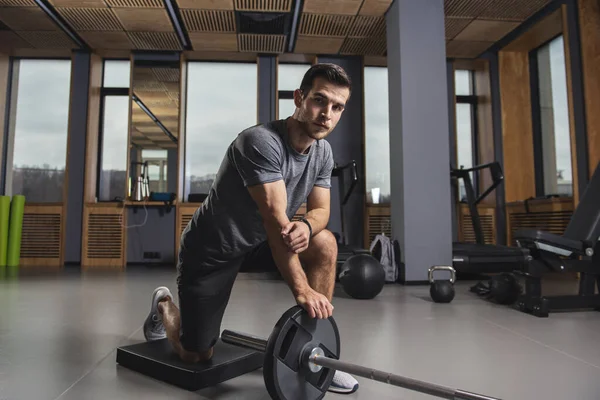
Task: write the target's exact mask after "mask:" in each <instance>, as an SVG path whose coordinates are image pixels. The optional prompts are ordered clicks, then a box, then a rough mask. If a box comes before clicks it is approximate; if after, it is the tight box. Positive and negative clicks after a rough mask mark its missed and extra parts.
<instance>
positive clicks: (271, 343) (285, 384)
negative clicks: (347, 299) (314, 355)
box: [263, 306, 340, 400]
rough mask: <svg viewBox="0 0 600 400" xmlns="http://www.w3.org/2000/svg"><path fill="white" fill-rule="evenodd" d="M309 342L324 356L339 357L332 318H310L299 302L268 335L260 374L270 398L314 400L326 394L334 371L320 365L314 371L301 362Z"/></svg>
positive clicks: (337, 335) (336, 335)
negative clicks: (323, 353)
mask: <svg viewBox="0 0 600 400" xmlns="http://www.w3.org/2000/svg"><path fill="white" fill-rule="evenodd" d="M308 343H311V346H312V345H313V344H314V346H315V347H316V346H318V347H320V348H322V349H323V351H324V352H325V356H327V357H330V358H334V359H339V357H340V333H339V331H338V328H337V324H336V323H335V320H334V319H333V318H332V317H330V318H328V319H317V318H311V317H310V316H309V315H308V313H307V312H306V311H305V310H304V309H303V308H302V307H300V306H294V307H292V308H290V309H289V310H287V311H286V312H285V313H284V314H283V315H282V316H281V318H280V319H279V321H277V324H275V328H273V331H272V332H271V336H269V340H268V342H267V349H266V352H265V361H264V365H263V377H264V380H265V386H266V387H267V390H268V392H269V394H270V395H271V398H273V399H276V400H316V399H321V398H323V396H325V393H326V392H327V389H328V388H329V385H330V384H331V380H332V379H333V374H334V373H335V371H333V370H330V369H328V368H322V369H321V371H319V372H316V373H313V372H311V371H310V370H309V369H308V368H302V367H301V366H300V354H301V352H302V350H303V348H304V347H305V346H306V345H307V344H308Z"/></svg>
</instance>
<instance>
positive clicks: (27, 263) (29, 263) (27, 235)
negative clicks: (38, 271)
mask: <svg viewBox="0 0 600 400" xmlns="http://www.w3.org/2000/svg"><path fill="white" fill-rule="evenodd" d="M65 212H66V210H64V209H63V205H62V204H60V203H55V204H25V209H24V210H23V234H22V238H21V255H20V260H19V264H20V266H21V267H25V268H29V267H33V268H42V269H46V268H49V269H59V268H62V266H63V259H64V257H63V254H64V250H63V248H64V245H63V244H62V242H63V241H62V237H63V235H62V232H63V231H64V229H65V223H64V220H65V219H64V215H65Z"/></svg>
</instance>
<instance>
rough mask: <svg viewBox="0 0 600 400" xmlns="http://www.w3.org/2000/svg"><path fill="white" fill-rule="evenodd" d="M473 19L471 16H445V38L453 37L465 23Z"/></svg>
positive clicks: (463, 27)
mask: <svg viewBox="0 0 600 400" xmlns="http://www.w3.org/2000/svg"><path fill="white" fill-rule="evenodd" d="M471 21H473V19H472V18H456V17H447V18H446V39H454V37H455V36H456V35H458V34H459V33H460V32H461V31H462V30H463V29H465V27H466V26H467V25H469V24H470V23H471Z"/></svg>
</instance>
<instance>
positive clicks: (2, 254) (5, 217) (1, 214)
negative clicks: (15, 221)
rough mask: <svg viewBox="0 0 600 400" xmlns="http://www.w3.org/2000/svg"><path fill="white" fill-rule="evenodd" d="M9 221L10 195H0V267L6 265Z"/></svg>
mask: <svg viewBox="0 0 600 400" xmlns="http://www.w3.org/2000/svg"><path fill="white" fill-rule="evenodd" d="M9 221H10V196H0V267H5V266H6V257H7V255H8V226H9Z"/></svg>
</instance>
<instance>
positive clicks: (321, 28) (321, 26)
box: [298, 13, 354, 37]
mask: <svg viewBox="0 0 600 400" xmlns="http://www.w3.org/2000/svg"><path fill="white" fill-rule="evenodd" d="M353 18H354V17H353V16H351V15H324V14H309V13H304V14H302V17H301V18H300V27H299V28H298V35H311V36H330V37H345V36H346V35H348V30H349V29H350V25H351V24H352V20H353Z"/></svg>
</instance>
